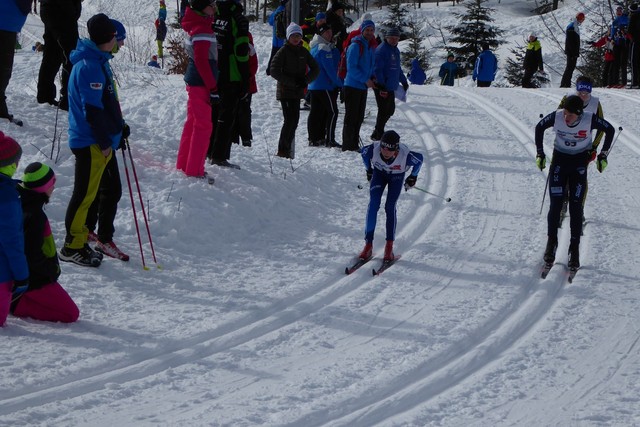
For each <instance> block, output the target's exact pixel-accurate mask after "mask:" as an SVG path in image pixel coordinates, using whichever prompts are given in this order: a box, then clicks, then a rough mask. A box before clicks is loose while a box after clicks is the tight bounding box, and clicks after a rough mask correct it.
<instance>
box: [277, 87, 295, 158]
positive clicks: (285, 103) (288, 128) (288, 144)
mask: <svg viewBox="0 0 640 427" xmlns="http://www.w3.org/2000/svg"><path fill="white" fill-rule="evenodd" d="M280 105H282V115H283V116H284V122H283V123H282V129H281V130H280V140H279V141H278V155H279V156H281V157H288V158H290V159H293V158H294V157H295V139H296V129H297V128H298V122H299V121H300V99H298V98H292V99H281V100H280Z"/></svg>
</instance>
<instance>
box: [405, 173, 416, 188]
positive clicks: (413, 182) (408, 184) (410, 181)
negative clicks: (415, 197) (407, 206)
mask: <svg viewBox="0 0 640 427" xmlns="http://www.w3.org/2000/svg"><path fill="white" fill-rule="evenodd" d="M417 180H418V177H417V176H413V175H409V176H408V177H407V179H405V180H404V189H405V191H406V190H408V189H409V188H411V187H413V186H414V185H416V181H417Z"/></svg>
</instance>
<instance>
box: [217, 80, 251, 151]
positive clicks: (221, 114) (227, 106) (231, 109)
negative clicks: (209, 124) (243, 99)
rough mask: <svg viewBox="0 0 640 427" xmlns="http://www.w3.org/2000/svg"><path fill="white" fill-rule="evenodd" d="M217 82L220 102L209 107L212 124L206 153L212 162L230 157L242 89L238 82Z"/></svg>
mask: <svg viewBox="0 0 640 427" xmlns="http://www.w3.org/2000/svg"><path fill="white" fill-rule="evenodd" d="M218 84H219V89H218V90H219V94H220V104H218V105H217V107H215V106H214V107H213V108H211V116H212V117H211V119H212V121H213V123H214V126H213V132H212V133H211V139H210V142H209V153H208V155H207V157H209V159H211V160H213V161H214V162H222V161H225V160H229V159H230V158H231V136H232V135H231V133H232V130H233V122H234V120H235V118H236V114H237V109H238V102H239V101H240V93H241V91H242V83H240V82H227V83H222V82H220V81H219V82H218ZM247 96H248V95H247Z"/></svg>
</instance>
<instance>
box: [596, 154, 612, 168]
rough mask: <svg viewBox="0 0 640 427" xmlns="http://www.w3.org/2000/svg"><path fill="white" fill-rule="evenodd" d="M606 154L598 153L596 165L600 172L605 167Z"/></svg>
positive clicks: (606, 163)
mask: <svg viewBox="0 0 640 427" xmlns="http://www.w3.org/2000/svg"><path fill="white" fill-rule="evenodd" d="M608 164H609V163H608V162H607V155H606V154H604V153H600V154H598V160H596V167H597V168H598V172H600V173H602V172H604V170H605V169H606V168H607V165H608Z"/></svg>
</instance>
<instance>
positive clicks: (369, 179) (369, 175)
mask: <svg viewBox="0 0 640 427" xmlns="http://www.w3.org/2000/svg"><path fill="white" fill-rule="evenodd" d="M372 177H373V169H372V168H369V169H367V181H369V182H370V181H371V178H372Z"/></svg>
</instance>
